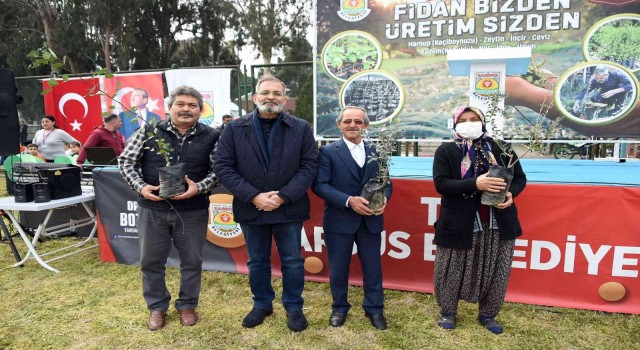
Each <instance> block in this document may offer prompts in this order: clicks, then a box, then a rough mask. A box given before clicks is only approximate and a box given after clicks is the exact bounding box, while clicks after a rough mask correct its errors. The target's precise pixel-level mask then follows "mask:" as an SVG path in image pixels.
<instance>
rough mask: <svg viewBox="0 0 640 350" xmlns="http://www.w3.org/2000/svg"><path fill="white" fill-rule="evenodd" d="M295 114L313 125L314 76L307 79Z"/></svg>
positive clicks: (297, 101) (311, 75)
mask: <svg viewBox="0 0 640 350" xmlns="http://www.w3.org/2000/svg"><path fill="white" fill-rule="evenodd" d="M295 114H296V116H298V117H300V118H302V119H304V120H306V121H308V122H309V124H311V125H313V114H314V110H313V74H310V75H309V76H308V77H307V79H306V80H305V81H304V84H303V85H302V89H300V94H299V95H298V99H297V100H296V112H295Z"/></svg>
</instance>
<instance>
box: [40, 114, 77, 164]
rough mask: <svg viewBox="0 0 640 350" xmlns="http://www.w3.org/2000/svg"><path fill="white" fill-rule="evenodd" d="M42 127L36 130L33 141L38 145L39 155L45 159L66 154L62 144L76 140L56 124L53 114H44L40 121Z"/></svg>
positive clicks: (48, 160) (51, 160) (52, 158)
mask: <svg viewBox="0 0 640 350" xmlns="http://www.w3.org/2000/svg"><path fill="white" fill-rule="evenodd" d="M40 125H41V126H42V129H40V130H38V131H36V135H35V136H34V137H33V143H34V144H36V145H38V151H39V152H40V155H41V156H42V157H43V158H44V159H46V160H47V162H53V160H54V159H55V158H56V157H57V156H64V155H66V153H65V149H64V146H65V145H66V144H67V143H71V142H78V140H76V139H74V138H73V137H72V136H71V135H69V134H68V133H67V132H66V131H64V130H61V129H59V128H58V126H57V125H56V119H55V118H54V117H53V116H50V115H45V116H43V117H42V119H41V121H40Z"/></svg>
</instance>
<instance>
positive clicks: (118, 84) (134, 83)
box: [104, 72, 165, 122]
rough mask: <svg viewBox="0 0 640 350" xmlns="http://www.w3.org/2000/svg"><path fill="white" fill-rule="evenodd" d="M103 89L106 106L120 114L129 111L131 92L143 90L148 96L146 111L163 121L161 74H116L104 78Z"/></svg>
mask: <svg viewBox="0 0 640 350" xmlns="http://www.w3.org/2000/svg"><path fill="white" fill-rule="evenodd" d="M104 87H105V90H106V91H107V96H108V97H107V105H109V106H113V108H112V111H113V113H115V114H120V113H122V112H123V111H126V110H128V109H131V108H132V106H131V92H132V91H134V90H136V89H143V90H144V91H146V92H147V95H148V99H147V104H146V107H145V108H146V109H147V111H149V112H152V113H155V114H157V115H158V116H159V117H160V118H161V119H165V114H164V113H165V112H164V89H163V85H162V72H153V73H131V74H117V75H115V76H113V77H112V78H105V79H104ZM111 96H113V99H111V98H110V97H111ZM134 107H135V106H134ZM123 122H124V120H123Z"/></svg>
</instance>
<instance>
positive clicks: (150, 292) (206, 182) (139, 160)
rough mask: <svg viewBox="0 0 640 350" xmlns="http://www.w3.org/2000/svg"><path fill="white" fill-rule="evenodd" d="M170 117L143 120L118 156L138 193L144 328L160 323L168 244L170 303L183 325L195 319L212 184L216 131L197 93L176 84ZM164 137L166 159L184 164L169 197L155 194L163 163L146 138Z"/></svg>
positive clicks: (164, 308)
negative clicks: (180, 184) (172, 254)
mask: <svg viewBox="0 0 640 350" xmlns="http://www.w3.org/2000/svg"><path fill="white" fill-rule="evenodd" d="M168 105H169V113H170V115H171V118H170V119H168V120H163V121H161V122H160V123H158V124H157V126H156V127H155V128H154V126H153V125H145V126H144V127H142V128H140V129H139V130H138V131H137V132H135V133H134V134H133V136H132V137H131V139H129V141H128V142H127V145H126V146H125V149H124V151H123V153H122V155H121V156H120V158H119V159H118V162H119V167H120V173H121V174H122V176H123V177H124V179H125V180H126V181H127V182H128V183H129V185H131V187H132V188H133V189H134V190H136V191H137V192H138V193H140V197H139V198H138V219H137V226H138V235H139V237H140V268H141V270H142V291H143V296H144V299H145V301H146V303H147V307H148V308H149V310H150V311H151V314H150V316H149V321H148V322H147V327H148V328H149V329H150V330H152V331H155V330H158V329H161V328H163V327H164V325H165V318H166V312H167V310H168V308H169V302H170V300H171V294H170V293H169V291H168V290H167V286H166V281H165V264H166V263H167V258H168V257H169V251H170V249H171V245H172V243H173V245H174V246H175V247H176V249H177V250H178V255H179V257H180V277H181V278H180V292H179V295H178V298H177V299H176V301H175V304H174V306H175V308H176V310H178V313H179V314H180V323H181V324H182V325H183V326H193V325H195V324H196V323H197V322H198V314H197V313H196V310H195V309H196V307H197V306H198V298H199V296H200V284H201V277H202V250H203V247H204V243H205V238H206V234H207V220H208V208H209V192H210V191H211V189H212V188H213V187H214V185H215V183H216V177H215V174H214V172H213V159H214V158H213V156H214V149H215V146H216V143H217V142H218V138H219V136H220V134H219V133H218V131H217V130H215V129H213V128H211V127H209V126H206V125H204V124H202V123H198V119H200V114H201V112H202V107H203V102H202V95H201V94H200V92H199V91H198V90H196V89H194V88H192V87H190V86H179V87H177V88H175V89H174V90H173V91H172V92H171V95H170V96H169V103H168ZM149 133H153V134H154V136H155V137H157V138H159V139H164V141H165V142H166V143H167V144H169V145H170V147H171V149H172V151H171V152H172V164H178V163H184V164H186V166H185V168H186V173H187V175H186V176H185V182H186V183H185V192H184V193H182V194H180V195H177V196H175V197H172V198H169V199H166V200H165V199H162V198H160V197H158V192H157V191H158V190H159V176H158V168H159V167H162V166H164V165H165V160H164V157H163V156H162V155H160V154H159V153H158V152H157V147H158V145H157V144H156V142H155V141H154V140H153V139H150V138H149V137H148V134H149Z"/></svg>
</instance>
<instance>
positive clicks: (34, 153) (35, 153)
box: [27, 143, 46, 161]
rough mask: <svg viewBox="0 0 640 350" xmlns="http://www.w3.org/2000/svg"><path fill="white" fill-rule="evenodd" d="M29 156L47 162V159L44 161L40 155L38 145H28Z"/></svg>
mask: <svg viewBox="0 0 640 350" xmlns="http://www.w3.org/2000/svg"><path fill="white" fill-rule="evenodd" d="M27 154H30V155H32V156H34V157H38V158H40V159H42V160H44V161H46V159H44V158H43V157H42V156H41V155H40V153H38V145H36V144H33V143H30V144H28V145H27Z"/></svg>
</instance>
